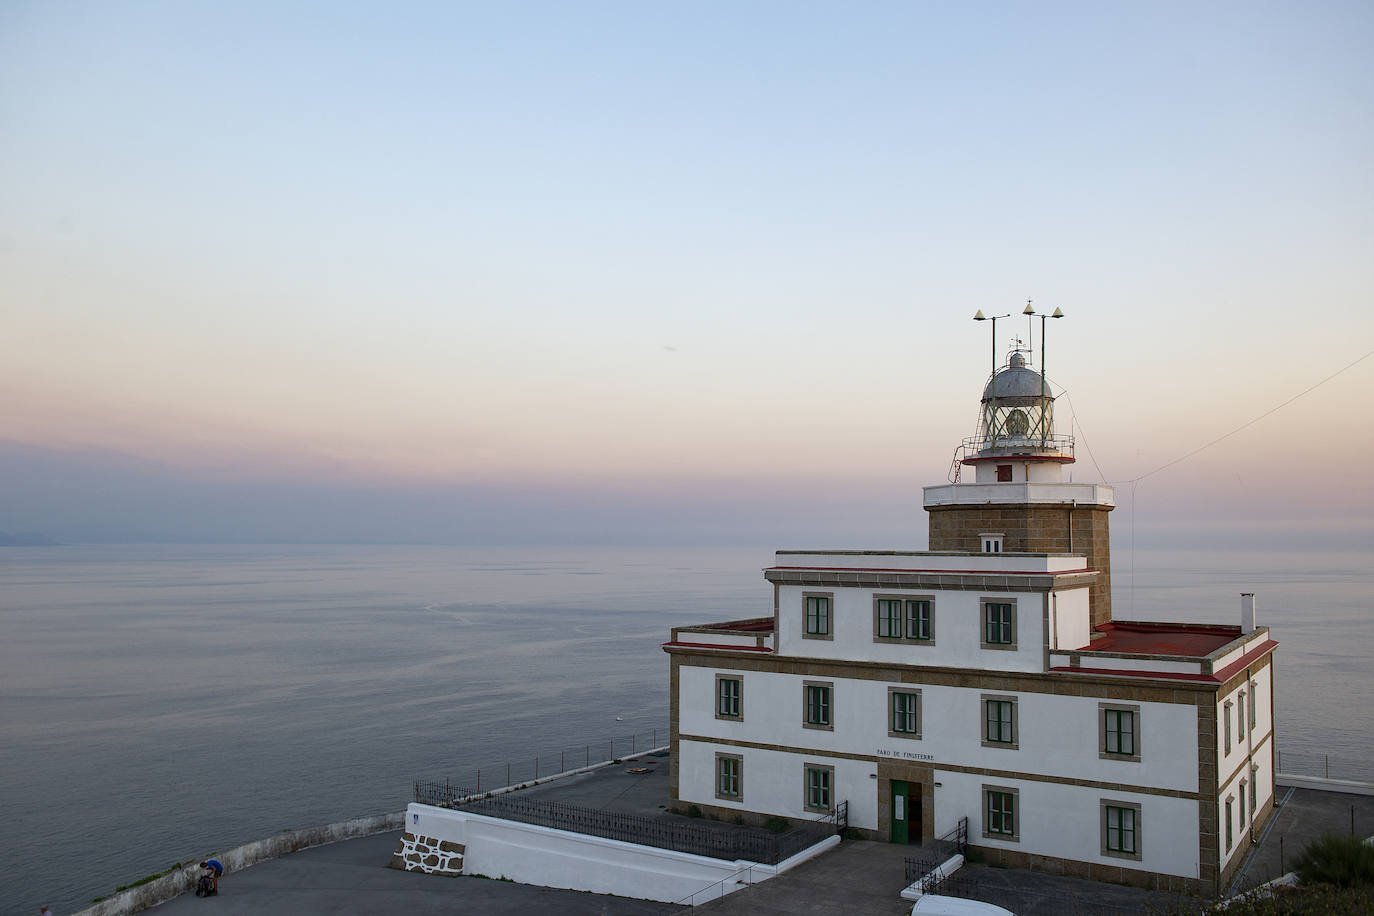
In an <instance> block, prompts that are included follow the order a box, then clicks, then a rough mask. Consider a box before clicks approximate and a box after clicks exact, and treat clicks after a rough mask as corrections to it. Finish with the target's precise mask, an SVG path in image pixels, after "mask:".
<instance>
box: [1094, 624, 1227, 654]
mask: <svg viewBox="0 0 1374 916" xmlns="http://www.w3.org/2000/svg"><path fill="white" fill-rule="evenodd" d="M1097 633H1099V634H1101V635H1099V636H1098V637H1096V638H1095V639H1093V640H1092V641H1091V642H1090V643H1088V645H1086V646H1081V647H1080V648H1079V649H1078V650H1077V651H1079V652H1125V653H1129V654H1132V655H1182V656H1186V657H1188V658H1205V657H1206V656H1208V655H1211V654H1212V653H1213V652H1215V651H1216V650H1217V649H1220V648H1221V647H1222V646H1224V645H1226V644H1227V643H1228V642H1231V641H1232V640H1234V639H1237V638H1238V637H1239V636H1240V627H1231V626H1209V625H1206V624H1195V623H1132V622H1130V621H1111V622H1108V623H1104V624H1102V625H1100V626H1098V627H1097Z"/></svg>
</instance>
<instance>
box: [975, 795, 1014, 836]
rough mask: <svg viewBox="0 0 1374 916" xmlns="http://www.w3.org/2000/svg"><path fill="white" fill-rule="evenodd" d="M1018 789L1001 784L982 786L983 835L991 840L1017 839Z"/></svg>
mask: <svg viewBox="0 0 1374 916" xmlns="http://www.w3.org/2000/svg"><path fill="white" fill-rule="evenodd" d="M1019 796H1020V791H1019V790H1017V789H1012V788H1006V787H1003V786H983V836H984V837H986V838H988V839H993V840H1019V839H1020V838H1021V835H1020V833H1019V830H1020V823H1019V822H1020V817H1019V816H1018V813H1017V807H1018V804H1017V803H1018V802H1019V800H1020V799H1019Z"/></svg>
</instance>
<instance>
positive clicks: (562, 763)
mask: <svg viewBox="0 0 1374 916" xmlns="http://www.w3.org/2000/svg"><path fill="white" fill-rule="evenodd" d="M563 755H564V752H563V751H559V752H558V772H560V773H562V772H564V771H566V770H567V769H568V761H567V758H566V757H564V756H563Z"/></svg>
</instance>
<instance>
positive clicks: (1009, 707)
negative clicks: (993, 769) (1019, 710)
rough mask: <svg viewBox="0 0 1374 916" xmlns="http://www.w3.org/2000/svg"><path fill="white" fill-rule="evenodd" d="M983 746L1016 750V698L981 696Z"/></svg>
mask: <svg viewBox="0 0 1374 916" xmlns="http://www.w3.org/2000/svg"><path fill="white" fill-rule="evenodd" d="M983 746H984V747H1004V748H1010V749H1012V750H1015V749H1016V746H1017V737H1016V697H1007V696H994V695H992V694H987V693H985V694H983Z"/></svg>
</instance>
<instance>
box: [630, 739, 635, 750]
mask: <svg viewBox="0 0 1374 916" xmlns="http://www.w3.org/2000/svg"><path fill="white" fill-rule="evenodd" d="M634 752H635V736H634V735H631V736H630V753H631V754H633V753H634Z"/></svg>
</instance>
